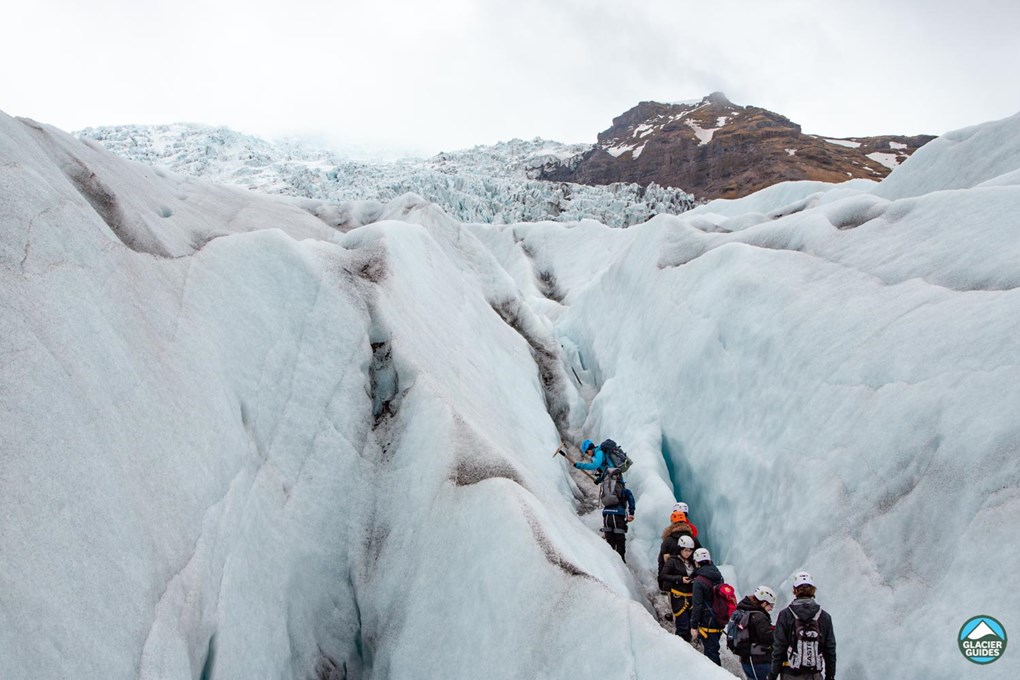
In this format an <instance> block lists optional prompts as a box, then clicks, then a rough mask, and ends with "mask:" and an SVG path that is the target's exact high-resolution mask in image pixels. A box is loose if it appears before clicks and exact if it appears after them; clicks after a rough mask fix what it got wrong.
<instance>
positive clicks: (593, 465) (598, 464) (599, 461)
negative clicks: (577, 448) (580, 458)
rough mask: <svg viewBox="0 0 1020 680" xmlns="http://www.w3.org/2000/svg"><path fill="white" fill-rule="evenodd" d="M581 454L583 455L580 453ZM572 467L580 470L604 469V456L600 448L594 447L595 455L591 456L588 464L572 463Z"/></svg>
mask: <svg viewBox="0 0 1020 680" xmlns="http://www.w3.org/2000/svg"><path fill="white" fill-rule="evenodd" d="M581 453H585V452H584V451H582V452H581ZM574 467H576V468H578V469H580V470H601V469H602V468H604V467H606V454H605V453H603V452H602V449H601V447H598V446H596V447H595V453H593V454H592V458H591V462H590V463H580V462H578V463H574Z"/></svg>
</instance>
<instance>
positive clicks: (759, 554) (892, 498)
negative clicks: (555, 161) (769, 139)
mask: <svg viewBox="0 0 1020 680" xmlns="http://www.w3.org/2000/svg"><path fill="white" fill-rule="evenodd" d="M0 127H2V131H0V132H2V134H0V159H2V161H3V162H2V163H0V188H2V193H0V195H2V196H3V197H4V202H3V209H2V210H0V235H2V237H0V293H2V297H0V299H2V300H3V301H4V304H3V305H2V306H0V310H2V311H0V327H2V328H4V334H3V336H2V337H0V356H2V357H3V361H4V371H3V378H2V379H0V414H2V415H0V444H2V448H0V452H2V455H3V459H2V463H3V464H2V465H0V517H2V518H3V522H2V523H0V598H2V607H0V677H4V678H6V677H70V676H73V677H89V678H92V677H96V678H100V677H101V678H119V677H143V678H199V677H216V678H234V677H236V678H250V677H287V678H290V677H302V678H304V677H322V678H339V677H345V676H346V677H349V678H376V677H377V678H384V677H385V678H407V677H415V678H416V677H454V678H478V677H498V678H502V677H508V678H509V677H513V678H518V677H549V678H578V677H585V678H587V677H602V676H609V677H635V678H652V679H655V678H676V677H691V678H711V677H728V676H726V675H724V674H723V672H722V671H719V670H718V669H716V668H715V667H714V666H711V664H709V663H707V662H706V661H705V660H704V658H702V657H700V656H698V655H697V654H696V653H694V652H693V650H691V649H690V648H689V647H687V646H685V645H684V644H683V643H682V642H680V641H679V640H678V639H677V638H676V637H675V636H672V635H669V634H668V633H666V632H665V631H663V630H662V628H661V627H660V626H659V625H658V624H657V622H656V621H655V620H654V618H653V616H652V614H651V613H650V612H649V609H650V607H649V605H648V599H647V598H648V591H649V589H650V588H653V583H654V574H653V571H652V570H653V568H654V565H655V557H656V552H657V549H658V543H659V533H660V531H661V530H662V528H663V526H664V525H665V524H666V523H667V517H668V512H669V509H670V506H671V504H672V503H673V501H674V499H676V498H681V499H682V500H685V501H687V502H688V503H689V504H690V505H691V511H692V517H693V519H694V521H695V522H696V523H697V524H698V526H699V527H700V528H701V532H702V533H701V537H702V538H703V539H704V541H705V542H706V543H707V544H708V546H709V547H710V548H711V549H712V551H713V553H714V554H715V556H716V557H717V561H719V562H725V563H728V564H730V565H732V567H733V570H734V571H733V573H734V578H735V584H736V585H737V586H738V589H740V590H743V591H745V592H746V591H747V590H749V589H750V588H752V587H754V586H755V585H757V584H759V583H766V584H769V585H771V586H773V587H774V588H776V589H777V591H778V592H780V594H781V595H780V598H781V602H780V605H783V604H785V602H786V601H788V599H789V589H790V577H791V575H792V573H793V572H794V571H796V570H799V569H801V568H806V569H808V570H809V571H811V572H812V573H813V574H814V576H815V579H816V581H817V582H818V585H819V594H818V597H819V600H820V602H821V604H822V606H823V607H825V608H826V609H827V610H828V611H830V612H831V613H832V615H833V618H834V620H835V626H836V634H837V637H838V645H839V668H838V670H837V674H836V677H846V678H864V679H871V680H877V679H879V678H886V677H890V674H894V675H895V674H899V675H903V676H904V677H970V675H972V674H975V675H974V676H975V677H976V673H980V674H981V677H1002V678H1006V677H1012V676H1013V675H1015V673H1014V672H1013V671H1014V670H1015V665H1013V666H1010V665H1009V664H1011V663H1013V662H1012V661H1011V660H1010V658H1009V657H1007V658H1004V659H1003V660H1002V661H999V662H997V663H996V664H994V665H992V666H990V667H986V668H981V669H980V670H979V671H976V670H975V669H974V668H973V667H971V666H969V664H968V662H967V661H966V660H965V659H964V658H963V657H962V656H960V653H959V651H958V648H957V645H956V641H955V640H956V635H957V633H958V631H959V629H960V626H961V625H962V623H963V622H964V621H965V620H966V619H967V618H969V617H971V616H973V615H976V614H989V615H992V616H995V617H996V618H998V619H999V620H1000V621H1002V622H1003V624H1004V625H1005V627H1006V628H1007V629H1009V628H1010V627H1011V626H1013V625H1015V624H1014V622H1015V621H1016V620H1017V619H1016V616H1015V615H1014V614H1013V612H1014V611H1015V610H1016V609H1017V608H1018V605H1020V596H1018V595H1017V593H1018V592H1020V575H1018V574H1017V572H1016V570H1015V569H1014V568H1013V564H1014V563H1015V561H1016V559H1017V557H1018V556H1020V543H1018V540H1017V538H1016V532H1015V530H1013V528H1012V520H1013V517H1015V515H1016V513H1017V511H1018V510H1020V457H1018V455H1017V449H1018V444H1020V424H1018V421H1017V419H1016V417H1015V414H1016V413H1017V412H1018V411H1020V368H1018V366H1017V362H1016V338H1017V337H1020V293H1018V290H1020V289H1018V284H1020V268H1018V266H1017V264H1016V263H1017V262H1020V246H1018V244H1020V238H1018V236H1020V234H1018V233H1017V230H1018V228H1020V223H1018V222H1017V220H1016V219H1015V218H1014V216H1015V215H1016V214H1017V211H1018V209H1020V186H1018V185H1017V184H1016V182H1015V181H1014V179H1013V178H1015V177H1017V176H1018V175H1020V154H1014V155H1013V157H1012V158H1010V157H1009V155H1008V154H999V155H994V156H993V155H990V154H989V153H988V150H989V149H1002V148H1009V144H1011V140H1013V139H1016V138H1020V119H1018V118H1011V119H1007V120H1006V121H999V122H996V123H989V124H986V125H982V126H978V127H977V128H975V129H974V130H972V131H970V132H967V133H966V134H963V133H961V134H960V135H947V136H946V137H947V138H948V139H950V140H953V141H954V143H951V144H950V143H947V144H942V145H933V146H932V147H931V149H927V148H926V150H925V153H924V155H922V153H921V152H919V153H918V154H917V155H916V156H915V157H914V158H912V159H911V160H909V161H908V162H906V163H904V164H903V165H902V166H900V167H899V168H897V169H896V170H894V171H893V173H892V175H891V176H890V178H889V182H890V183H889V185H886V184H885V183H879V184H875V183H872V182H867V181H862V182H853V183H846V184H842V185H822V184H817V183H809V182H802V183H792V184H788V185H780V186H777V187H772V188H770V189H768V190H767V191H764V192H761V193H759V194H755V195H752V196H748V197H745V198H742V199H739V200H736V201H728V202H713V203H710V204H708V205H706V206H703V207H701V208H699V209H698V210H696V211H693V212H691V213H689V214H684V215H682V216H679V217H674V216H660V217H657V218H655V219H653V220H651V221H649V222H647V223H644V224H639V225H636V226H634V227H632V228H630V229H626V230H620V229H612V228H609V227H607V226H604V225H601V224H598V223H596V222H594V221H581V222H571V223H554V222H548V221H547V222H538V223H520V224H513V225H485V224H470V225H463V224H461V223H459V222H457V221H456V220H453V219H452V218H450V217H449V216H448V215H446V214H445V213H444V212H443V211H442V210H440V209H439V208H438V207H437V206H436V205H434V204H432V203H429V202H427V201H424V200H422V199H420V198H417V197H414V196H403V197H398V198H396V199H394V200H392V201H390V202H389V203H388V204H386V205H384V206H377V207H376V208H373V210H372V211H370V212H371V215H370V217H371V219H366V220H364V221H371V222H372V224H368V225H367V226H363V227H360V228H356V229H353V230H351V231H349V232H347V233H341V232H340V231H337V230H335V229H332V228H330V227H329V226H327V224H326V222H324V221H322V220H319V219H316V218H315V217H313V216H312V214H311V213H310V212H308V211H307V210H302V209H300V207H298V206H299V205H303V204H300V203H299V204H295V202H293V201H284V200H282V199H273V198H271V197H266V196H263V195H260V194H256V193H252V192H244V191H239V190H236V189H227V188H222V187H216V186H212V185H206V184H204V183H203V182H200V181H197V180H194V179H185V178H182V177H178V176H172V175H169V176H161V174H160V171H157V170H153V169H151V168H147V167H145V166H142V165H138V164H134V163H130V162H126V161H123V160H121V159H118V158H115V157H113V156H112V155H110V154H108V153H106V152H105V151H102V150H100V149H97V148H94V147H92V146H89V145H86V144H83V143H80V142H78V141H76V140H74V139H73V138H71V137H69V136H67V135H64V134H63V133H60V132H59V131H56V130H53V129H52V128H47V127H44V126H38V125H35V124H33V123H30V122H26V121H14V120H12V119H9V118H6V117H2V116H0ZM996 137H998V138H999V140H998V141H996V140H995V138H996ZM940 149H941V153H940V151H939V150H940ZM943 154H951V155H952V157H953V160H952V162H962V161H963V160H966V161H968V162H971V163H976V162H978V161H979V160H980V159H989V162H988V164H987V166H986V167H985V169H984V170H982V171H981V172H978V173H977V174H974V176H973V177H970V178H969V179H967V180H966V181H964V182H960V181H955V180H953V178H952V177H951V176H950V174H951V173H949V172H948V170H938V171H934V170H933V169H932V168H948V167H949V165H950V161H949V160H947V159H946V158H945V157H944V156H943ZM923 159H927V162H926V163H925V162H922V160H923ZM968 172H970V171H968ZM889 187H891V188H889ZM897 187H899V188H897ZM947 189H948V190H947ZM901 196H902V197H901ZM320 207H321V206H320ZM582 436H591V437H593V438H601V437H605V436H612V437H613V438H614V439H616V440H617V441H619V442H621V443H623V444H624V446H625V448H627V450H628V452H629V453H630V454H631V456H632V457H633V458H634V459H635V466H634V468H633V469H632V470H631V472H630V473H628V479H629V482H630V485H631V486H632V488H633V489H634V491H635V493H636V495H637V499H638V511H637V520H636V521H635V523H634V524H633V525H632V526H631V531H630V534H629V538H628V562H627V565H626V566H625V565H624V564H623V563H622V562H621V561H620V560H619V559H618V557H617V556H616V555H615V554H614V553H612V552H611V551H610V550H609V549H608V547H607V546H606V545H605V543H604V542H603V541H602V540H601V539H600V538H599V536H598V534H597V533H596V532H595V531H594V530H593V526H594V525H596V524H597V517H595V516H592V515H590V514H584V513H585V512H586V510H587V508H586V506H585V504H584V502H583V501H584V494H583V493H582V491H583V490H584V489H580V488H578V487H577V485H576V483H575V481H574V478H573V477H572V476H571V475H570V474H569V469H568V468H567V467H566V465H565V461H564V460H563V459H562V458H559V457H557V458H553V457H551V455H550V454H551V453H552V451H553V449H554V448H555V447H556V445H557V443H558V442H559V441H560V439H561V438H566V439H567V440H569V441H575V442H576V440H578V439H579V438H581V437H582ZM579 512H580V513H582V516H580V517H579V516H578V513H579ZM1008 654H1009V652H1008V651H1007V655H1008ZM900 669H907V670H905V671H901V670H900Z"/></svg>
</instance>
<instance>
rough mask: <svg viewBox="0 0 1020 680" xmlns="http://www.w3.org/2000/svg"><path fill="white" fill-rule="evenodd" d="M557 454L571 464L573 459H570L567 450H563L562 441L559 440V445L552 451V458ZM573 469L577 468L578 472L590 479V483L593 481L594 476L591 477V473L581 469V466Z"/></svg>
mask: <svg viewBox="0 0 1020 680" xmlns="http://www.w3.org/2000/svg"><path fill="white" fill-rule="evenodd" d="M557 454H559V455H561V456H563V457H564V458H566V459H567V462H568V463H570V464H571V465H573V463H574V461H572V460H570V456H568V455H567V452H566V451H564V449H563V442H560V445H559V446H557V447H556V450H555V451H553V458H555V457H556V455H557ZM574 469H575V470H578V471H580V472H583V473H584V476H585V477H587V478H588V479H590V480H591V481H592V483H594V482H595V478H594V477H592V476H591V474H590V473H589V472H588V471H587V470H581V468H574Z"/></svg>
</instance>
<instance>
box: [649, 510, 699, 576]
mask: <svg viewBox="0 0 1020 680" xmlns="http://www.w3.org/2000/svg"><path fill="white" fill-rule="evenodd" d="M681 536H690V537H691V540H693V541H694V549H695V550H697V549H698V548H700V547H701V542H700V541H698V539H696V538H694V532H693V531H691V525H690V524H688V523H686V522H677V523H675V524H671V525H669V526H668V527H666V530H665V531H663V532H662V543H660V544H659V574H662V565H663V564H664V563H665V561H666V555H676V554H677V553H679V552H680V551H679V550H677V547H676V543H677V541H678V540H680V537H681Z"/></svg>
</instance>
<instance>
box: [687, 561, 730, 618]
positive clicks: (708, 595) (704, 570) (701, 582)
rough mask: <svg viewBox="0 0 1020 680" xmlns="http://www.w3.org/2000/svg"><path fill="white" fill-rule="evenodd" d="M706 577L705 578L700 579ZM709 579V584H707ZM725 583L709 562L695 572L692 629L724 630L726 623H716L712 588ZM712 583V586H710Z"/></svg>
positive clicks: (716, 569)
mask: <svg viewBox="0 0 1020 680" xmlns="http://www.w3.org/2000/svg"><path fill="white" fill-rule="evenodd" d="M699 576H704V577H705V578H698V577H699ZM705 579H708V583H706V582H705ZM722 582H723V577H722V574H721V573H720V572H719V569H718V567H716V566H715V565H714V564H712V563H711V562H709V563H708V564H705V565H703V566H700V567H698V568H697V570H695V572H694V597H693V598H692V599H691V628H708V629H709V630H722V627H723V626H725V625H726V622H725V621H721V622H720V621H716V620H715V614H714V613H713V612H712V587H713V586H717V585H719V584H720V583H722ZM709 583H711V584H712V585H709Z"/></svg>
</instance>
